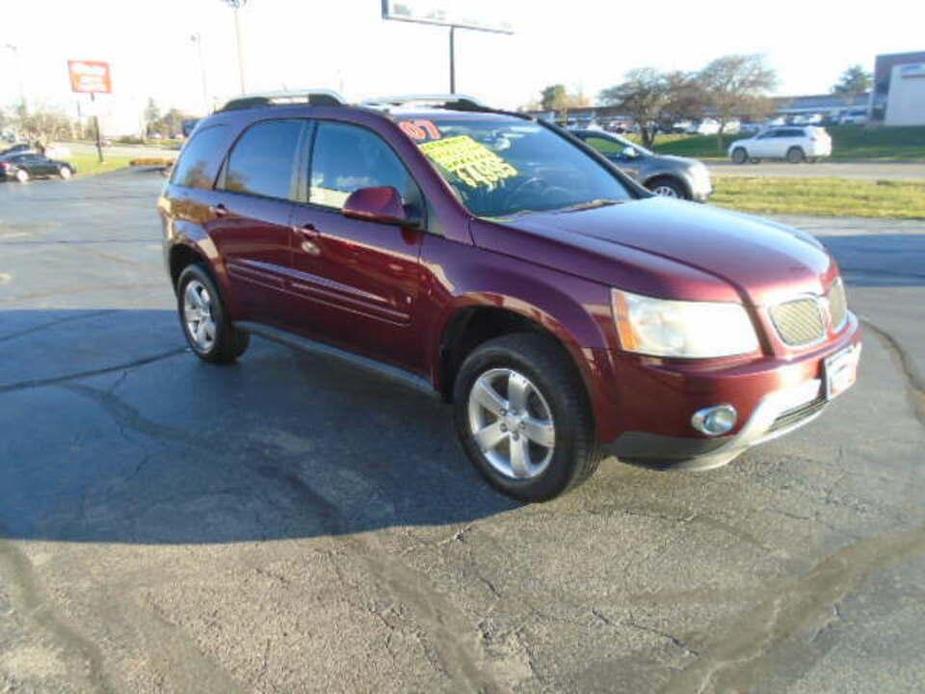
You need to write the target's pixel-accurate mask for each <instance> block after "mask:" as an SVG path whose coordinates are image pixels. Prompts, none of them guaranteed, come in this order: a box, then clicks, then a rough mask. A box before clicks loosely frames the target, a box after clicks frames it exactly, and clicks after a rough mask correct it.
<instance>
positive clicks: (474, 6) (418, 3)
mask: <svg viewBox="0 0 925 694" xmlns="http://www.w3.org/2000/svg"><path fill="white" fill-rule="evenodd" d="M497 5H498V3H497V2H492V1H491V0H382V18H383V19H396V20H398V21H401V22H417V23H419V24H440V25H442V26H454V27H459V28H461V29H475V30H478V31H493V32H496V33H499V34H513V33H514V28H513V26H512V25H511V22H510V21H509V20H507V19H505V18H503V17H499V16H498V14H497Z"/></svg>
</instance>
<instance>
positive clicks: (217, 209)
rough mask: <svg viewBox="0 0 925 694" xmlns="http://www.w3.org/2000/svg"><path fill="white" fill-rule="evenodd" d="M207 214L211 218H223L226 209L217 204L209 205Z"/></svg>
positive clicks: (226, 212)
mask: <svg viewBox="0 0 925 694" xmlns="http://www.w3.org/2000/svg"><path fill="white" fill-rule="evenodd" d="M209 212H210V213H211V214H212V216H213V217H224V216H225V215H227V214H228V208H227V207H225V206H224V205H223V204H222V203H218V204H217V205H209Z"/></svg>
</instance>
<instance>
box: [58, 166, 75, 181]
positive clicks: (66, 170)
mask: <svg viewBox="0 0 925 694" xmlns="http://www.w3.org/2000/svg"><path fill="white" fill-rule="evenodd" d="M58 175H59V176H60V177H61V179H62V180H64V181H67V180H68V179H70V177H71V176H73V175H74V172H73V171H71V167H70V166H59V167H58Z"/></svg>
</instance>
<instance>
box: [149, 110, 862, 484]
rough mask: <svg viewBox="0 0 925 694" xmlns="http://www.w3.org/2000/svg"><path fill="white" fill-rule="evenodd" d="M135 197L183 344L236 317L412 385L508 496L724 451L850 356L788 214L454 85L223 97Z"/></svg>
mask: <svg viewBox="0 0 925 694" xmlns="http://www.w3.org/2000/svg"><path fill="white" fill-rule="evenodd" d="M159 210H160V213H161V216H162V218H163V222H164V234H165V236H164V239H165V255H166V262H167V268H168V271H169V273H170V279H171V282H172V283H173V286H174V287H175V289H176V293H177V300H178V310H179V315H180V321H181V324H182V326H183V330H184V333H185V335H186V338H187V340H188V342H189V344H190V347H191V348H192V349H193V351H194V352H195V353H196V354H197V355H198V356H199V357H200V358H202V359H203V360H205V361H209V362H217V363H221V362H230V361H233V360H234V359H235V358H237V357H238V356H240V355H241V354H242V353H243V352H244V350H245V349H246V348H247V345H248V340H249V336H250V335H251V334H252V333H253V334H261V335H264V336H267V337H270V338H272V339H276V340H279V341H283V342H286V343H288V344H292V345H296V346H302V347H307V348H310V349H318V350H321V351H324V352H327V353H335V354H338V355H340V356H342V357H344V358H348V359H350V360H351V361H352V362H353V363H355V364H357V365H358V366H361V367H364V368H373V369H378V370H379V371H382V372H384V373H386V374H388V375H390V376H391V377H393V378H398V379H401V380H402V381H403V382H405V383H409V384H411V385H414V386H417V387H420V388H422V389H424V390H426V391H428V392H431V393H435V394H438V395H439V396H441V397H442V398H444V399H445V400H447V401H450V402H452V403H453V407H454V412H455V421H456V428H457V430H458V433H459V437H460V440H461V442H462V445H463V448H464V449H465V451H466V453H467V454H468V456H469V458H470V459H471V460H472V462H473V463H474V464H475V466H476V467H477V468H478V469H479V470H480V471H481V472H482V474H483V475H484V476H485V477H486V478H487V479H488V480H489V481H490V482H491V483H492V484H494V485H495V486H496V487H497V488H499V489H501V490H502V491H504V492H505V493H507V494H510V495H512V496H514V497H517V498H520V499H524V500H542V499H548V498H551V497H553V496H555V495H557V494H559V493H561V492H563V491H565V490H567V489H569V488H570V487H573V486H574V485H576V484H578V483H580V482H582V481H583V480H585V479H587V478H588V477H589V476H590V475H591V473H592V472H593V471H594V469H595V468H596V466H597V464H598V461H599V460H600V459H601V457H602V456H603V455H604V454H605V453H613V454H615V455H617V456H618V457H620V458H621V459H624V460H627V461H630V462H639V463H645V464H650V465H659V466H666V467H689V468H709V467H715V466H718V465H722V464H725V463H727V462H729V461H730V460H732V459H733V458H735V457H736V456H737V455H739V454H740V453H742V452H743V451H745V450H746V449H747V448H749V447H750V446H752V445H754V444H756V443H759V442H761V441H765V440H767V439H769V438H772V437H775V436H779V435H781V434H783V433H786V432H788V431H791V430H793V429H794V428H796V427H798V426H800V425H802V424H804V423H806V422H808V421H809V420H810V419H812V418H813V417H814V416H816V415H817V414H818V413H819V412H820V410H821V409H822V408H823V407H824V406H825V404H826V403H827V402H828V401H829V400H830V399H831V398H833V397H835V396H836V395H838V394H839V393H841V392H842V391H844V390H845V389H846V388H848V387H849V386H850V385H851V384H852V383H853V382H854V378H855V373H856V367H857V362H858V356H859V352H860V330H859V327H858V322H857V320H856V318H855V317H854V316H853V315H852V314H851V313H850V312H849V311H848V310H847V306H846V303H845V293H844V287H843V285H842V281H841V279H840V277H839V272H838V268H837V267H836V264H835V262H834V261H833V259H832V258H831V257H830V256H829V254H828V253H827V252H826V251H825V250H824V249H823V248H822V246H821V245H820V244H819V243H818V242H816V241H815V240H814V239H813V238H812V237H810V236H809V235H806V234H803V233H801V232H798V231H795V230H792V229H788V228H785V227H783V226H780V225H778V224H775V223H771V222H763V221H760V220H757V219H755V218H751V217H747V216H744V215H739V214H735V213H731V212H724V211H720V210H716V209H712V208H710V207H707V206H703V205H695V204H693V203H688V202H683V201H678V200H670V199H665V198H659V197H656V196H653V195H652V194H651V193H649V192H648V191H646V190H645V189H644V188H642V187H641V186H640V185H638V184H637V183H635V182H634V181H633V180H632V179H630V178H628V177H627V176H626V175H625V174H624V173H622V172H621V171H620V170H619V169H618V168H617V167H615V166H614V165H613V164H612V163H610V162H609V161H608V160H607V159H606V158H605V157H604V156H602V155H601V154H600V153H598V152H596V151H595V150H594V149H593V148H591V147H589V146H588V145H586V144H584V143H583V142H582V141H581V140H579V139H577V138H575V137H573V136H571V135H569V134H567V133H566V132H564V131H562V130H560V129H558V128H556V127H555V126H551V125H549V124H545V123H543V122H539V121H536V120H534V119H532V118H529V117H527V116H524V115H520V114H514V113H505V112H501V111H497V110H494V109H491V108H488V107H485V106H483V105H481V104H479V103H478V102H475V101H474V100H470V99H466V98H461V97H456V96H452V97H445V98H443V97H427V98H406V99H399V98H395V99H383V100H379V101H377V102H373V103H367V104H364V105H360V106H354V105H348V104H345V103H344V102H343V101H342V100H341V99H340V98H338V97H337V96H336V95H334V94H333V93H328V92H310V93H306V94H301V95H292V94H288V95H275V96H274V95H265V96H256V97H250V98H244V99H239V100H236V101H233V102H230V103H229V104H227V105H226V106H225V108H224V109H223V110H221V111H220V112H218V113H216V114H214V115H212V116H210V117H208V118H206V119H204V120H203V121H201V122H200V123H199V124H198V125H197V127H196V129H195V131H194V133H193V135H192V137H191V138H190V140H189V141H188V142H187V144H186V146H185V147H184V149H183V152H182V153H181V155H180V158H179V161H178V162H177V164H176V166H175V167H174V170H173V173H172V176H171V178H170V180H169V182H168V183H167V184H166V186H165V189H164V191H163V195H162V196H161V198H160V200H159ZM411 425H412V424H410V423H409V426H411Z"/></svg>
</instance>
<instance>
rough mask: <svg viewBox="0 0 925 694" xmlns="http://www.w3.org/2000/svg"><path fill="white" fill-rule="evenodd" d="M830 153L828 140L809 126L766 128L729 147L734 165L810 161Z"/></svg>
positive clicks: (827, 135) (829, 138)
mask: <svg viewBox="0 0 925 694" xmlns="http://www.w3.org/2000/svg"><path fill="white" fill-rule="evenodd" d="M831 154H832V138H831V137H829V134H828V133H827V132H826V131H825V128H819V127H816V126H813V125H806V126H794V125H785V126H782V127H779V128H769V129H768V130H765V131H763V132H760V133H758V134H757V135H753V136H752V137H749V138H746V139H744V140H736V141H735V142H733V143H732V144H731V145H729V157H730V158H731V159H732V161H734V162H735V163H736V164H744V163H745V162H747V161H752V162H756V161H760V160H761V159H786V160H787V161H789V162H790V163H791V164H799V163H800V162H801V161H810V162H814V161H816V160H817V159H820V158H822V157H828V156H829V155H831Z"/></svg>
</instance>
